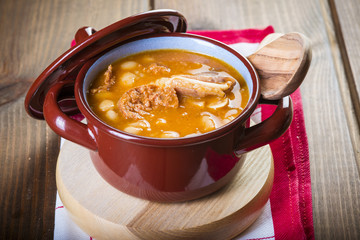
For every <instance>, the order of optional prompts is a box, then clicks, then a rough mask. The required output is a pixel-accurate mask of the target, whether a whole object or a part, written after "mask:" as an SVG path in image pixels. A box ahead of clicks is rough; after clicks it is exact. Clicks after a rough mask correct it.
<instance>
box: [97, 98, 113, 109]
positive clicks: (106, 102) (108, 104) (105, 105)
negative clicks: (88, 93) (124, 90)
mask: <svg viewBox="0 0 360 240" xmlns="http://www.w3.org/2000/svg"><path fill="white" fill-rule="evenodd" d="M113 107H114V102H113V101H111V100H108V99H105V100H103V101H102V102H101V103H100V104H99V109H100V110H101V111H104V112H105V111H107V110H110V109H112V108H113Z"/></svg>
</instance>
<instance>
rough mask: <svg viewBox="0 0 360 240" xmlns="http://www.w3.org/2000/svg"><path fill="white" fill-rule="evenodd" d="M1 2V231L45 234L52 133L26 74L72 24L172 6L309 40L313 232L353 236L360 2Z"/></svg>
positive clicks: (202, 20)
mask: <svg viewBox="0 0 360 240" xmlns="http://www.w3.org/2000/svg"><path fill="white" fill-rule="evenodd" d="M0 6H1V7H0V36H1V41H0V141H1V142H0V206H1V210H0V239H25V238H26V239H51V238H52V234H53V233H52V231H53V223H54V220H53V218H54V211H53V209H54V206H55V193H56V187H55V164H56V158H57V154H58V147H59V144H58V137H57V136H56V135H55V134H54V133H53V132H52V131H51V130H50V129H49V128H48V127H46V124H45V123H44V122H42V121H36V120H33V119H31V118H30V117H28V116H27V115H26V113H25V110H24V107H23V101H24V94H25V92H26V90H27V89H28V87H29V86H30V84H31V82H32V81H33V80H34V79H35V78H36V77H37V76H38V75H39V74H40V73H41V71H42V70H43V69H44V68H45V67H46V66H47V65H48V64H49V63H50V62H51V61H53V60H54V59H55V58H56V57H57V56H58V55H60V54H61V53H63V52H64V51H65V50H67V48H68V47H69V44H70V40H71V39H72V38H73V35H74V34H75V32H76V30H77V29H78V28H79V27H82V26H84V25H88V26H92V27H94V28H95V29H100V28H102V27H104V26H106V25H108V24H110V23H113V22H115V21H117V20H119V19H121V18H124V17H126V16H129V15H132V14H134V13H137V12H141V11H146V10H149V9H150V8H174V9H177V10H179V11H180V12H182V13H183V14H184V15H185V16H186V18H187V19H188V24H189V28H190V29H193V30H194V29H235V28H249V27H257V28H259V27H264V26H267V25H269V24H271V25H273V26H274V28H275V29H276V31H278V32H294V31H295V32H301V33H303V34H305V35H306V36H308V37H309V38H310V40H311V43H312V49H313V52H312V53H313V58H312V64H311V67H310V69H309V72H308V75H307V77H306V79H305V80H304V83H303V85H302V87H301V90H302V96H303V105H304V114H305V123H306V128H307V134H308V140H309V148H310V149H309V150H310V161H311V178H312V196H313V212H314V213H313V214H314V227H315V237H316V238H317V239H359V238H360V180H359V171H358V167H359V166H358V165H360V160H359V159H360V154H359V151H360V143H359V142H360V140H359V136H360V134H359V122H358V119H359V111H358V110H357V107H356V106H359V104H360V103H359V98H358V95H359V87H358V86H359V69H360V68H359V66H360V65H359V60H358V59H359V51H360V47H359V41H358V39H359V36H360V28H359V25H358V24H359V22H360V21H359V14H358V13H359V11H358V9H359V6H360V4H359V0H348V1H340V0H303V1H297V0H273V1H263V0H227V1H226V4H221V7H219V1H217V0H209V1H206V3H205V1H201V0H192V1H182V0H177V1H176V0H161V1H160V0H150V1H146V0H135V1H130V0H129V1H126V0H122V1H121V0H102V1H100V0H98V1H95V0H92V1H88V0H77V1H74V0H53V1H47V0H17V1H11V0H0ZM335 10H336V14H334V11H335ZM336 16H337V17H336ZM341 38H342V39H343V41H342V40H341ZM346 59H348V60H346ZM355 89H356V91H354V90H355Z"/></svg>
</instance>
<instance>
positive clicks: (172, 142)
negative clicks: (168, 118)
mask: <svg viewBox="0 0 360 240" xmlns="http://www.w3.org/2000/svg"><path fill="white" fill-rule="evenodd" d="M158 37H186V38H194V39H199V40H203V41H206V42H208V43H211V44H214V45H216V46H218V47H221V48H223V49H225V50H227V51H229V52H230V53H232V54H233V55H235V56H236V57H237V58H238V59H240V60H241V61H242V63H243V64H244V65H245V66H246V68H247V69H248V71H249V73H250V76H251V80H252V82H253V91H252V93H251V95H250V96H249V100H248V103H247V105H246V107H245V108H244V109H243V111H242V112H241V113H240V114H239V115H238V116H237V117H236V118H235V119H234V120H232V121H231V122H229V123H227V124H225V125H223V126H221V127H219V128H217V129H215V130H212V131H210V132H206V133H202V134H200V135H197V136H191V137H180V138H151V137H145V136H140V135H135V134H131V133H127V132H124V131H122V130H120V129H117V128H115V127H112V126H110V125H108V124H107V123H105V122H104V121H102V120H101V119H100V118H99V117H97V115H96V114H95V113H94V112H93V111H92V110H91V108H90V106H89V105H88V103H87V100H86V96H84V94H83V92H84V91H83V88H84V79H85V76H86V73H87V72H88V70H89V69H90V67H91V66H92V65H93V64H94V63H95V62H96V61H97V60H98V59H99V58H100V57H102V56H103V55H101V56H99V57H97V58H94V59H92V60H90V61H88V62H87V63H85V64H84V66H83V67H82V68H81V70H80V72H79V74H78V75H77V77H76V80H75V99H76V103H77V105H78V107H79V110H80V112H81V113H82V114H83V115H84V116H85V118H86V119H87V121H88V124H89V123H90V126H94V127H95V128H97V129H100V130H102V131H103V132H106V133H107V134H110V135H113V136H114V137H116V138H118V139H122V140H124V141H128V142H133V143H138V144H143V145H152V146H158V147H164V146H184V145H193V144H199V143H202V142H207V141H211V140H214V139H217V138H220V137H222V136H224V135H227V134H229V133H230V132H232V131H235V130H236V129H238V128H239V127H240V126H242V125H244V123H245V122H246V120H247V119H248V118H249V117H250V116H251V114H252V113H253V111H254V110H255V108H256V106H257V103H258V101H259V99H260V82H259V77H258V74H257V72H256V70H255V68H254V67H253V66H252V64H251V63H250V61H249V60H248V59H247V58H246V57H244V56H243V55H241V54H240V53H239V52H237V51H236V50H234V49H233V48H231V47H229V46H228V45H226V44H224V43H222V42H220V41H217V40H214V39H211V38H208V37H204V36H199V35H195V34H189V33H159V34H152V35H150V36H139V37H136V38H132V39H130V40H128V41H125V42H123V43H122V44H121V45H123V44H126V43H129V42H134V41H137V40H141V39H147V38H158ZM121 45H120V46H121ZM109 52H111V51H109ZM109 52H107V53H109ZM214 57H215V58H216V56H214ZM119 59H120V58H119ZM240 74H241V73H240Z"/></svg>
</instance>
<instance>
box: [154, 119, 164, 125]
mask: <svg viewBox="0 0 360 240" xmlns="http://www.w3.org/2000/svg"><path fill="white" fill-rule="evenodd" d="M164 123H166V120H165V119H164V118H158V119H157V120H156V124H164Z"/></svg>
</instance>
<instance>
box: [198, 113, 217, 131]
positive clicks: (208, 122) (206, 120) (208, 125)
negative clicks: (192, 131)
mask: <svg viewBox="0 0 360 240" xmlns="http://www.w3.org/2000/svg"><path fill="white" fill-rule="evenodd" d="M201 120H202V122H203V127H204V130H205V131H210V130H213V129H215V123H214V121H213V120H212V119H211V118H210V117H209V116H202V118H201Z"/></svg>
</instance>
